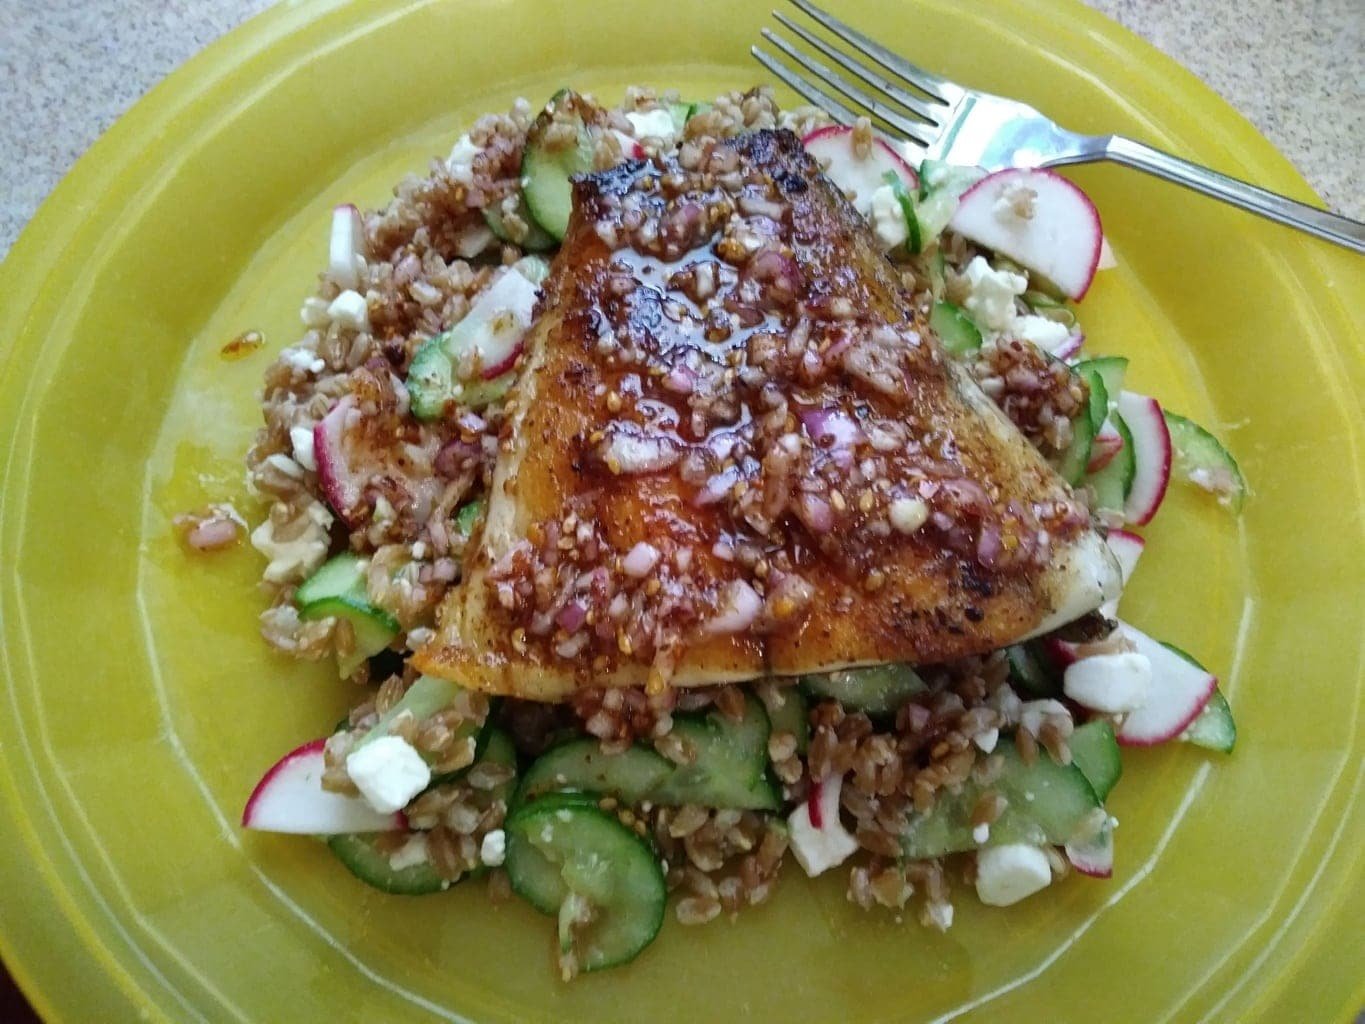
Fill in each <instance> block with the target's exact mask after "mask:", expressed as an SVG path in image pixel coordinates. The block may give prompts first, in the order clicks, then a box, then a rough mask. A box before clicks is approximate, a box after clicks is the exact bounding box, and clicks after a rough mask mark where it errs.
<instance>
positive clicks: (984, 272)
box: [962, 256, 1028, 331]
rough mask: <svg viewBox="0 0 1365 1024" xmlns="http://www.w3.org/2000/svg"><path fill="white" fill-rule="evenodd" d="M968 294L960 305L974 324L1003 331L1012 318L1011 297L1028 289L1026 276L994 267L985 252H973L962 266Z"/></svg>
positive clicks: (991, 329) (1007, 327)
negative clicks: (979, 254)
mask: <svg viewBox="0 0 1365 1024" xmlns="http://www.w3.org/2000/svg"><path fill="white" fill-rule="evenodd" d="M962 276H963V277H964V278H966V281H967V288H968V295H967V298H966V301H964V302H963V304H962V305H963V307H964V308H965V309H966V310H967V312H968V313H969V314H970V315H971V318H972V320H973V321H974V322H975V323H976V325H977V326H978V327H980V328H982V329H983V330H987V331H1004V330H1007V329H1009V327H1010V325H1011V324H1012V323H1013V322H1014V316H1015V313H1014V300H1015V298H1016V297H1017V296H1019V295H1023V294H1024V292H1026V291H1028V278H1027V277H1025V276H1024V275H1023V274H1016V273H1014V272H1013V271H1010V270H996V269H995V268H994V267H992V266H991V265H990V264H989V263H987V262H986V259H985V257H984V256H974V257H972V261H971V262H970V263H968V264H967V266H966V269H964V270H963V272H962Z"/></svg>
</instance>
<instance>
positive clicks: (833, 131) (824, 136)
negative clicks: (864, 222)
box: [801, 124, 919, 199]
mask: <svg viewBox="0 0 1365 1024" xmlns="http://www.w3.org/2000/svg"><path fill="white" fill-rule="evenodd" d="M852 136H853V129H852V128H846V127H845V126H843V125H840V124H830V125H825V126H824V127H823V128H816V129H815V130H814V131H811V132H807V133H806V134H805V135H804V136H802V138H801V144H802V145H803V146H805V147H806V148H807V149H808V150H809V149H810V147H811V146H812V145H814V146H815V150H814V152H813V153H812V155H813V156H816V157H820V156H828V157H830V158H831V159H832V160H833V159H842V160H847V161H850V162H852V163H855V164H863V163H872V164H874V165H875V164H881V165H883V166H884V169H885V170H891V171H894V172H895V173H896V176H897V177H899V178H900V179H901V181H902V182H903V183H904V184H905V187H906V188H907V189H908V190H909V191H910V193H911V194H912V195H916V194H918V191H919V172H917V171H916V170H915V169H914V168H913V167H911V166H910V164H909V163H907V162H906V160H905V158H904V157H903V156H901V155H900V154H899V153H897V152H896V151H895V150H894V149H892V148H891V147H890V146H889V145H887V144H886V143H885V142H883V141H882V140H881V139H878V138H875V137H874V138H873V140H872V153H873V154H875V157H874V156H868V157H866V158H859V157H856V156H854V154H853V139H852ZM840 138H843V139H844V140H845V141H846V143H847V149H848V152H847V153H841V152H839V151H838V150H836V149H835V148H834V147H835V146H836V145H838V142H839V140H840ZM834 171H835V167H834V165H831V167H830V171H829V172H828V173H829V177H830V178H831V180H833V181H834V182H835V183H836V184H838V185H839V187H840V188H846V187H847V186H848V184H849V183H847V182H841V181H839V176H838V174H837V173H833V172H834ZM883 173H884V172H883ZM873 176H874V177H875V178H876V179H877V184H878V185H880V184H882V182H881V174H880V173H877V172H876V171H875V169H874V171H873ZM854 191H857V189H856V188H855V189H854ZM867 198H869V199H870V198H871V197H870V196H869V197H867Z"/></svg>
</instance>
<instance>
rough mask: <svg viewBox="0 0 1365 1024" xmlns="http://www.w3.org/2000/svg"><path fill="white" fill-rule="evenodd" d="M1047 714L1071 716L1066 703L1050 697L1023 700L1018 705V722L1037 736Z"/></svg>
mask: <svg viewBox="0 0 1365 1024" xmlns="http://www.w3.org/2000/svg"><path fill="white" fill-rule="evenodd" d="M1049 715H1065V716H1067V717H1068V718H1070V717H1071V712H1070V711H1068V710H1067V708H1066V705H1065V704H1063V703H1062V702H1061V701H1059V700H1053V699H1051V698H1050V697H1049V698H1047V699H1044V700H1030V701H1025V702H1024V703H1022V704H1020V705H1019V724H1020V725H1022V726H1023V727H1024V729H1025V731H1027V732H1031V733H1033V735H1035V736H1037V735H1038V733H1039V731H1041V729H1042V728H1043V720H1044V719H1045V718H1046V717H1048V716H1049Z"/></svg>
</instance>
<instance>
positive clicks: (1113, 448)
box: [1085, 424, 1123, 473]
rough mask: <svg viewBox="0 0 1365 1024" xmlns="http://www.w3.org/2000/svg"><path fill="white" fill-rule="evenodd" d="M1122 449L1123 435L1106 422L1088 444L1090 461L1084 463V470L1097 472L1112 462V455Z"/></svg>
mask: <svg viewBox="0 0 1365 1024" xmlns="http://www.w3.org/2000/svg"><path fill="white" fill-rule="evenodd" d="M1122 450H1123V437H1122V436H1121V435H1120V434H1119V432H1118V431H1116V430H1114V429H1113V428H1111V427H1110V426H1108V424H1106V425H1105V427H1104V429H1103V430H1101V431H1100V432H1099V433H1098V434H1096V435H1095V441H1094V443H1093V444H1092V445H1091V446H1090V461H1089V462H1087V463H1086V464H1085V471H1086V472H1087V473H1098V472H1099V471H1100V470H1102V469H1103V468H1104V467H1105V466H1107V465H1109V463H1111V462H1113V461H1114V456H1115V455H1117V454H1118V453H1119V452H1121V451H1122Z"/></svg>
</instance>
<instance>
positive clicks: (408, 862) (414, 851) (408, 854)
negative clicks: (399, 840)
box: [389, 832, 429, 871]
mask: <svg viewBox="0 0 1365 1024" xmlns="http://www.w3.org/2000/svg"><path fill="white" fill-rule="evenodd" d="M428 859H429V858H428V856H427V834H426V833H425V832H414V833H413V834H412V835H411V836H409V837H408V841H407V842H406V843H404V844H403V845H402V846H400V847H399V848H398V849H396V850H394V851H393V853H391V854H389V867H390V868H392V869H393V870H394V871H402V870H403V869H404V868H415V867H417V865H419V864H425V863H427V861H428Z"/></svg>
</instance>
